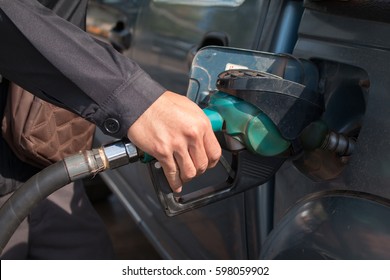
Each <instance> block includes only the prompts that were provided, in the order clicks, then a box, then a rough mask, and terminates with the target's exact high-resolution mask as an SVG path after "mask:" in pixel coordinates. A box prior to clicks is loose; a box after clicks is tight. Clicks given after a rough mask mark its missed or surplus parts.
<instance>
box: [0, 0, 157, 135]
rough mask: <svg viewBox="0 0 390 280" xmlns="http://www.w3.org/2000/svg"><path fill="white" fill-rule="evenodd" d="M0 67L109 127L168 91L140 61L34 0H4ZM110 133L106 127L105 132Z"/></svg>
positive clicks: (0, 0) (128, 120)
mask: <svg viewBox="0 0 390 280" xmlns="http://www.w3.org/2000/svg"><path fill="white" fill-rule="evenodd" d="M0 8H1V10H2V11H3V12H2V14H1V16H2V18H3V19H2V20H1V21H0V33H1V34H4V38H7V39H6V40H5V41H4V43H2V44H1V45H0V73H1V74H2V75H3V76H5V77H6V78H8V79H10V80H12V81H15V82H16V83H18V84H19V85H21V86H23V87H24V88H26V89H28V90H30V91H31V92H33V93H34V94H37V95H39V96H41V97H44V98H46V99H49V100H51V101H53V102H54V101H57V102H56V103H57V104H61V105H62V106H66V107H68V108H71V109H72V110H73V111H75V112H76V113H78V114H80V115H82V116H84V117H86V118H88V119H89V120H91V121H93V122H95V123H96V124H97V125H98V126H100V127H101V128H102V129H103V131H105V132H107V131H106V130H105V128H104V127H105V126H104V124H105V120H107V119H109V118H112V119H115V120H118V122H119V123H120V124H121V127H120V129H119V131H117V132H115V133H111V134H113V135H115V136H124V135H126V132H127V129H128V128H129V127H130V125H131V124H132V123H134V121H135V120H136V119H137V118H138V117H139V116H140V115H141V114H142V113H143V112H144V111H145V110H146V109H147V108H148V107H149V106H150V105H151V104H152V103H153V102H154V101H155V100H156V99H157V98H158V97H159V96H160V95H161V94H162V93H163V92H164V88H162V87H161V86H160V85H159V84H157V83H156V82H154V81H153V80H152V79H150V77H149V76H148V75H147V74H146V73H144V72H143V71H142V70H141V69H140V68H139V67H138V65H137V64H136V63H134V62H133V61H132V60H130V59H128V58H126V57H124V56H122V55H121V54H119V53H118V52H116V51H115V50H114V49H113V48H111V47H110V46H107V45H105V44H98V43H96V42H95V40H94V39H93V38H92V37H90V36H89V35H88V34H87V33H85V32H84V31H82V30H81V29H79V28H78V27H76V26H74V25H73V24H70V23H68V22H67V21H65V20H64V19H62V18H60V17H58V16H56V15H55V14H54V13H52V12H51V11H50V10H48V9H46V8H44V7H43V6H41V5H40V4H39V3H37V2H36V1H23V0H0ZM107 133H108V132H107Z"/></svg>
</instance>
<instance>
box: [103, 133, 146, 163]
mask: <svg viewBox="0 0 390 280" xmlns="http://www.w3.org/2000/svg"><path fill="white" fill-rule="evenodd" d="M102 149H103V152H104V154H105V157H106V161H107V164H108V168H110V169H114V168H117V167H120V166H123V165H126V164H128V163H132V162H136V161H138V160H139V155H138V150H137V147H136V146H135V145H134V144H132V143H131V142H130V141H129V140H127V139H124V140H119V141H116V142H114V143H111V144H108V145H105V146H103V148H102Z"/></svg>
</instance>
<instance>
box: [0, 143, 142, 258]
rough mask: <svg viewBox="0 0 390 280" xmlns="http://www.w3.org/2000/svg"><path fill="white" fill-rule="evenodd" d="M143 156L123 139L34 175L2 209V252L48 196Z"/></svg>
mask: <svg viewBox="0 0 390 280" xmlns="http://www.w3.org/2000/svg"><path fill="white" fill-rule="evenodd" d="M139 158H140V157H139V155H138V149H137V147H136V146H134V145H133V144H132V143H131V142H130V141H129V140H128V139H122V140H118V141H116V142H113V143H110V144H108V145H105V146H103V147H100V148H98V149H92V150H88V151H83V152H79V153H77V154H74V155H71V156H68V157H66V158H64V159H63V160H61V161H58V162H56V163H54V164H52V165H50V166H48V167H46V168H45V169H43V170H42V171H41V172H39V173H37V174H35V175H34V176H32V177H31V178H30V179H29V180H28V181H27V182H25V183H24V184H23V185H22V186H21V187H20V188H19V189H17V190H16V191H15V192H14V193H13V194H12V195H11V196H10V198H9V199H8V200H7V201H6V202H5V203H4V204H3V206H2V207H1V208H0V254H1V253H2V252H3V250H4V248H5V246H6V245H7V243H8V241H9V239H10V238H11V236H12V234H13V233H14V232H15V230H16V229H17V228H18V226H19V225H20V224H21V223H22V221H23V220H24V218H26V217H27V215H28V214H29V213H30V212H31V210H32V209H33V208H34V206H35V205H36V204H37V203H39V202H41V201H42V200H43V199H45V198H46V197H47V196H49V195H50V194H52V193H53V192H55V191H56V190H58V189H60V188H62V187H64V186H66V185H67V184H69V183H70V182H73V181H75V180H80V179H83V178H87V177H90V176H95V175H96V174H98V173H99V172H102V171H104V170H106V169H109V168H110V169H113V168H117V167H120V166H123V165H126V164H128V163H131V162H136V161H138V160H139Z"/></svg>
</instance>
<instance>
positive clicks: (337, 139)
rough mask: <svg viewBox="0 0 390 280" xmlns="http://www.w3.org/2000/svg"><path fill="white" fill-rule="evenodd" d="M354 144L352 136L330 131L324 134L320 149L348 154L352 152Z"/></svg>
mask: <svg viewBox="0 0 390 280" xmlns="http://www.w3.org/2000/svg"><path fill="white" fill-rule="evenodd" d="M355 145H356V140H355V139H354V138H351V137H347V136H344V135H342V134H339V133H336V132H333V131H331V132H329V133H328V134H327V135H326V137H325V139H324V142H323V143H322V145H321V149H323V150H328V151H331V152H336V153H337V154H338V155H339V156H349V155H351V154H352V153H353V151H354V149H355Z"/></svg>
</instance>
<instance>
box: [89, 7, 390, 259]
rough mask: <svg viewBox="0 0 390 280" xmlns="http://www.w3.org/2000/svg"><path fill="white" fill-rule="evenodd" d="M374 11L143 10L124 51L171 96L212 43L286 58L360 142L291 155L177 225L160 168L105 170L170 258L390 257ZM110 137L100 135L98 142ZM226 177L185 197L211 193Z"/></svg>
mask: <svg viewBox="0 0 390 280" xmlns="http://www.w3.org/2000/svg"><path fill="white" fill-rule="evenodd" d="M371 2H372V3H371V4H372V5H366V1H282V0H276V1H266V0H263V1H261V0H226V1H222V0H213V1H206V0H203V1H202V0H200V1H185V0H154V1H142V4H141V5H140V7H139V10H138V12H137V19H136V22H135V25H134V27H133V30H134V32H133V33H132V38H131V44H130V45H131V47H130V48H128V49H123V50H122V52H123V54H124V55H126V56H128V57H130V58H132V59H134V60H135V61H137V62H138V63H139V64H140V65H141V67H142V68H144V69H145V70H146V71H147V72H148V73H150V75H151V76H152V77H153V78H155V79H156V80H157V81H159V82H160V83H161V84H162V85H164V86H165V87H167V88H169V89H171V90H174V91H176V92H179V93H182V94H187V90H188V88H189V78H190V77H189V75H190V74H191V73H193V72H191V66H193V59H194V57H195V58H197V57H198V55H199V54H201V53H202V52H204V50H206V51H207V50H208V48H209V46H214V48H216V50H217V51H221V52H224V51H226V49H225V47H232V48H234V49H233V50H234V51H235V52H237V53H242V52H247V51H249V50H250V51H251V52H253V54H254V55H260V56H261V55H262V52H267V53H286V54H288V57H289V56H293V57H298V58H301V59H305V60H307V61H310V63H312V64H313V65H315V68H316V69H317V70H316V72H318V81H317V90H318V92H320V93H321V94H322V95H323V98H324V112H323V114H322V115H321V119H322V120H324V121H325V122H326V123H327V125H328V126H329V128H330V129H331V130H332V131H335V132H337V133H338V134H342V135H345V136H347V137H348V138H350V139H355V140H356V147H355V149H354V152H353V154H352V155H347V156H339V155H337V154H336V153H335V152H330V151H323V150H318V149H316V150H314V151H309V152H304V153H299V154H296V155H294V157H290V158H288V159H287V160H286V161H284V162H283V164H282V165H281V166H280V168H278V171H277V172H276V173H275V174H274V175H273V176H271V177H270V178H268V180H267V181H266V182H262V183H261V184H260V185H258V186H254V187H251V188H250V189H245V190H244V191H241V192H237V193H234V195H229V196H226V197H224V198H223V199H219V200H218V201H214V202H213V203H210V204H206V205H202V207H197V208H195V209H193V210H191V211H186V212H184V213H181V214H180V215H176V216H173V217H169V216H167V215H166V214H165V213H164V208H163V206H162V204H161V203H160V201H159V198H158V196H157V194H156V189H155V185H156V182H154V181H153V180H154V179H153V176H151V173H150V170H151V169H153V164H154V163H152V164H149V165H147V164H144V163H135V164H131V165H128V166H124V167H121V168H118V169H116V170H109V171H107V172H104V173H103V174H102V178H103V179H104V181H105V182H106V183H107V185H108V186H109V187H110V188H111V190H112V191H113V192H114V193H115V194H116V195H118V196H119V197H120V198H121V201H122V202H123V204H124V205H125V206H126V208H127V209H128V210H129V212H130V213H131V214H132V216H133V218H134V220H135V221H136V222H137V223H138V224H139V226H140V228H141V229H142V230H143V232H144V233H145V235H146V236H147V237H148V239H149V240H150V241H151V243H152V244H153V245H154V246H155V248H156V249H157V251H158V252H159V253H160V254H161V256H162V257H163V258H166V259H257V258H265V259H274V258H285V259H286V258H293V259H302V258H305V259H311V258H323V259H345V258H348V259H356V258H366V259H372V258H374V259H378V258H381V259H383V258H390V254H389V253H388V252H390V250H389V249H390V239H389V238H390V235H389V234H390V224H389V222H388V221H387V220H388V219H387V218H386V216H387V215H388V213H389V205H390V203H389V199H390V191H389V188H388V186H389V182H390V176H389V174H390V172H389V171H388V170H389V162H390V151H389V149H390V145H388V143H389V141H388V139H390V138H389V136H390V135H388V134H390V124H388V122H387V119H388V117H389V114H390V113H389V112H390V111H389V110H388V109H387V106H388V105H387V104H389V103H388V101H389V100H388V99H389V95H388V93H387V92H388V89H389V88H390V84H389V80H388V79H387V76H388V75H389V72H390V69H389V67H388V65H389V62H390V52H389V49H390V39H389V38H388V36H385V35H384V34H388V33H389V31H390V20H389V18H390V17H389V13H390V12H389V8H390V6H389V4H387V3H385V2H383V1H371ZM218 47H221V49H218ZM227 50H228V51H230V50H232V49H227ZM258 51H261V52H258ZM294 59H295V58H294ZM226 60H227V61H226V63H228V62H229V61H228V60H229V59H226ZM111 140H112V139H110V138H109V137H107V136H105V135H103V134H102V133H101V132H100V131H97V135H96V142H97V144H102V143H107V142H109V141H111ZM223 172H224V170H223V168H222V169H221V168H215V169H213V170H210V171H208V172H206V174H205V175H203V176H202V177H201V178H200V179H198V180H195V181H194V182H191V183H189V184H188V186H185V188H186V189H191V188H193V187H194V188H198V187H203V186H208V185H213V184H215V183H216V182H217V181H218V180H219V179H220V178H221V177H224V175H221V174H223ZM243 176H244V175H243ZM346 236H349V238H347V237H346ZM378 240H381V242H378Z"/></svg>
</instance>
